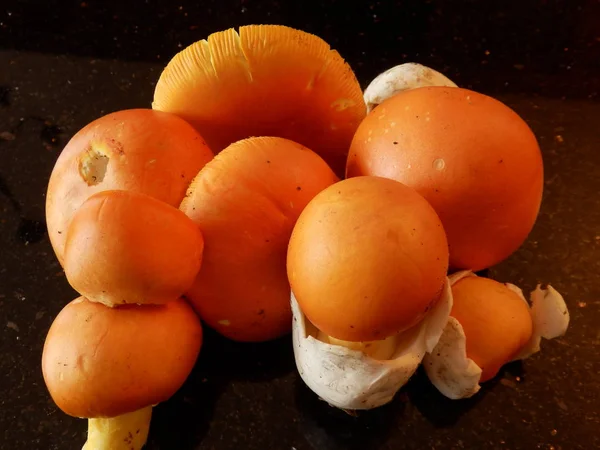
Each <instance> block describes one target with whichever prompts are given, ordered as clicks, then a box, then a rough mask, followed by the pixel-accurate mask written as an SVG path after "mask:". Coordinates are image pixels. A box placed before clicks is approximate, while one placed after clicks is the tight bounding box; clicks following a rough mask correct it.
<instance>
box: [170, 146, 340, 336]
mask: <svg viewBox="0 0 600 450" xmlns="http://www.w3.org/2000/svg"><path fill="white" fill-rule="evenodd" d="M336 181H338V178H337V176H336V175H335V174H334V173H333V171H332V170H331V168H330V167H329V166H328V165H327V164H326V163H325V161H324V160H323V159H322V158H321V157H320V156H319V155H317V154H316V153H315V152H313V151H311V150H309V149H308V148H306V147H304V146H303V145H300V144H298V143H297V142H293V141H290V140H288V139H284V138H279V137H255V138H249V139H243V140H241V141H239V142H236V143H234V144H232V145H230V146H229V147H227V148H226V149H225V150H223V151H222V152H220V153H219V154H218V155H217V156H215V158H214V159H213V160H212V161H211V162H209V163H208V164H207V165H206V166H205V167H204V168H203V169H202V170H201V171H200V172H199V173H198V175H197V176H196V177H195V178H194V180H193V181H192V183H191V185H190V187H189V189H188V193H187V195H186V197H185V199H184V200H183V202H182V203H181V206H180V209H181V210H182V211H183V212H184V213H185V214H187V215H188V216H189V217H190V218H191V220H192V221H193V222H194V223H195V224H196V225H197V226H198V227H199V228H200V229H201V230H202V234H203V236H204V239H205V241H206V246H205V249H204V254H203V262H202V268H201V269H200V272H199V273H198V276H197V277H196V278H195V280H194V282H193V284H192V286H191V287H190V289H188V291H187V292H186V298H187V299H188V300H189V301H190V302H191V304H192V305H193V306H194V308H195V309H196V310H197V311H198V313H199V314H200V317H202V320H204V322H205V323H206V324H208V325H209V326H210V327H211V328H213V329H215V330H217V331H218V332H219V333H220V334H222V335H224V336H226V337H228V338H230V339H233V340H236V341H243V342H258V341H267V340H270V339H275V338H277V337H280V336H282V335H284V334H288V333H289V332H290V331H291V323H292V313H291V310H290V286H289V283H288V279H287V275H286V269H285V267H286V251H287V245H288V241H289V238H290V235H291V233H292V228H293V227H294V224H295V223H296V219H297V218H298V216H299V214H300V212H301V211H302V210H303V209H304V207H305V206H306V204H307V203H308V202H309V201H310V200H311V199H312V198H313V197H314V196H315V195H317V194H318V193H319V192H320V191H322V190H323V189H325V188H326V187H328V186H330V185H331V184H333V183H335V182H336Z"/></svg>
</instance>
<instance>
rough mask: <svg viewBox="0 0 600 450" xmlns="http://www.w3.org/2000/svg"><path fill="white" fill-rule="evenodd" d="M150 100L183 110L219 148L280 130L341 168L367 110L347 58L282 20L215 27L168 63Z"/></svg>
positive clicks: (279, 133)
mask: <svg viewBox="0 0 600 450" xmlns="http://www.w3.org/2000/svg"><path fill="white" fill-rule="evenodd" d="M152 107H153V108H154V109H156V110H160V111H168V112H171V113H175V114H177V115H179V116H180V117H183V118H184V119H185V120H186V121H188V122H189V123H191V124H192V125H193V126H194V127H195V128H196V129H197V130H198V131H199V132H200V134H202V136H204V138H205V139H206V141H207V142H208V144H209V146H210V147H211V148H212V149H213V151H215V152H219V151H220V150H222V149H224V148H225V147H227V146H228V145H229V144H231V143H233V142H236V141H238V140H241V139H244V138H247V137H251V136H279V137H284V138H287V139H290V140H293V141H296V142H299V143H301V144H303V145H305V146H306V147H308V148H310V149H311V150H313V151H315V152H316V153H318V154H319V155H320V156H322V157H323V158H324V159H325V161H327V163H328V164H329V165H330V166H331V167H332V168H333V169H334V170H335V171H336V172H337V173H338V174H339V175H340V176H341V175H342V174H343V172H344V168H345V163H346V156H347V154H348V148H349V147H350V142H351V140H352V136H353V135H354V132H355V131H356V129H357V127H358V125H359V124H360V122H361V120H362V119H363V118H364V117H365V114H366V106H365V103H364V100H363V95H362V91H361V88H360V85H359V83H358V81H357V80H356V77H355V75H354V73H353V71H352V69H351V68H350V66H349V65H348V64H347V63H346V62H344V60H343V59H342V57H341V56H340V55H339V53H338V52H337V51H335V50H332V49H331V48H330V47H329V45H328V44H327V43H326V42H325V41H323V40H322V39H321V38H319V37H317V36H314V35H312V34H309V33H306V32H304V31H300V30H296V29H293V28H289V27H285V26H279V25H249V26H243V27H240V29H239V33H238V32H237V31H236V30H234V29H228V30H225V31H221V32H218V33H214V34H211V35H210V36H209V37H208V39H206V40H201V41H199V42H196V43H194V44H192V45H190V46H189V47H187V48H186V49H184V50H183V51H181V52H180V53H179V54H177V55H176V56H175V57H174V58H173V59H172V60H171V61H170V62H169V64H168V65H167V67H166V68H165V70H164V71H163V73H162V75H161V76H160V79H159V80H158V83H157V85H156V90H155V93H154V103H153V105H152Z"/></svg>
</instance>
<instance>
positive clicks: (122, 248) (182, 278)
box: [64, 190, 204, 306]
mask: <svg viewBox="0 0 600 450" xmlns="http://www.w3.org/2000/svg"><path fill="white" fill-rule="evenodd" d="M203 248H204V240H203V237H202V233H201V232H200V229H199V228H198V226H197V225H196V224H195V223H194V222H192V221H191V220H190V219H189V218H188V217H187V216H186V215H185V214H184V213H182V212H181V211H180V210H179V209H177V208H175V207H173V206H171V205H169V204H167V203H165V202H162V201H160V200H157V199H155V198H153V197H150V196H148V195H144V194H140V193H137V192H134V191H122V190H107V191H101V192H98V193H97V194H94V195H92V196H91V197H90V198H89V199H87V200H86V201H85V202H84V203H83V204H82V205H81V206H80V207H79V209H78V210H77V211H76V212H75V214H74V215H73V217H72V219H71V223H70V225H69V228H68V230H67V232H66V244H65V252H64V268H65V274H66V276H67V279H68V281H69V283H70V284H71V286H72V287H73V288H74V289H75V290H76V291H77V292H79V293H80V294H81V295H82V296H84V297H86V298H87V299H88V300H91V301H95V302H100V303H104V304H105V305H107V306H115V305H120V304H160V303H164V302H167V301H170V300H175V299H177V298H179V297H181V296H182V295H183V294H184V292H185V291H186V290H187V289H189V288H190V286H191V285H192V283H193V282H194V279H195V278H196V275H197V274H198V271H199V270H200V266H201V263H202V251H203Z"/></svg>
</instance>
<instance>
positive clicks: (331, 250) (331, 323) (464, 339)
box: [42, 25, 569, 450]
mask: <svg viewBox="0 0 600 450" xmlns="http://www.w3.org/2000/svg"><path fill="white" fill-rule="evenodd" d="M542 188H543V164H542V157H541V152H540V149H539V146H538V144H537V141H536V138H535V136H534V134H533V132H532V131H531V130H530V129H529V127H528V126H527V124H526V123H525V122H524V121H523V119H521V118H520V117H519V116H518V115H517V114H516V113H515V112H514V111H512V110H511V109H510V108H508V107H507V106H506V105H504V104H503V103H501V102H500V101H498V100H496V99H493V98H491V97H489V96H486V95H483V94H481V93H478V92H474V91H471V90H468V89H464V88H460V87H458V86H456V84H455V83H454V82H452V81H451V80H450V79H448V78H447V77H446V76H444V75H443V74H441V73H439V72H437V71H435V70H433V69H430V68H428V67H424V66H422V65H419V64H415V63H406V64H402V65H399V66H396V67H393V68H391V69H390V70H388V71H386V72H384V73H382V74H381V75H379V76H378V77H377V78H375V79H374V80H373V82H372V83H371V84H370V85H369V86H368V87H367V88H366V89H365V90H364V92H363V91H362V89H361V87H360V84H359V83H358V81H357V79H356V77H355V75H354V73H353V71H352V69H351V68H350V66H349V65H348V63H346V62H345V61H344V59H343V58H342V57H341V56H340V55H339V53H338V52H337V51H335V50H333V49H331V48H330V47H329V45H328V44H327V43H326V42H325V41H323V40H322V39H320V38H319V37H317V36H314V35H312V34H309V33H306V32H303V31H300V30H296V29H292V28H289V27H285V26H278V25H251V26H243V27H241V28H240V29H239V31H236V30H234V29H228V30H225V31H221V32H218V33H214V34H212V35H210V36H209V37H208V39H206V40H201V41H198V42H196V43H194V44H192V45H190V46H189V47H187V48H185V49H184V50H182V51H181V52H180V53H178V54H177V55H175V56H174V57H173V59H172V60H171V61H170V62H169V63H168V64H167V66H166V67H165V69H164V71H163V72H162V73H161V75H160V78H159V80H158V82H157V85H156V89H155V92H154V99H153V102H152V109H131V110H124V111H117V112H114V113H111V114H108V115H106V116H104V117H101V118H99V119H97V120H95V121H93V122H92V123H90V124H89V125H87V126H86V127H84V128H83V129H81V130H80V131H79V132H78V133H77V134H76V135H75V136H73V138H72V139H71V140H70V142H69V143H68V144H67V146H66V147H65V148H64V150H63V151H62V153H61V155H60V156H59V158H58V160H57V162H56V165H55V167H54V170H53V172H52V175H51V177H50V180H49V184H48V192H47V203H46V218H47V224H48V231H49V235H50V239H51V243H52V246H53V249H54V251H55V253H56V256H57V258H58V260H59V262H60V264H61V265H62V267H63V268H64V271H65V273H66V276H67V280H68V281H69V283H70V284H71V286H72V287H73V288H74V289H75V290H76V291H77V292H78V293H79V295H80V297H79V298H77V299H75V300H73V301H72V302H70V303H68V304H67V305H66V306H65V307H64V309H63V310H62V311H61V312H60V313H59V314H58V316H57V317H56V319H55V320H54V323H53V324H52V326H51V328H50V330H49V332H48V334H47V336H46V342H45V346H44V352H43V356H42V370H43V374H44V379H45V382H46V385H47V387H48V390H49V392H50V395H51V396H52V398H53V400H54V401H55V402H56V404H57V406H58V407H59V408H61V409H62V410H63V411H64V412H65V413H66V414H69V415H72V416H75V417H82V418H88V419H89V431H88V440H87V442H86V444H85V446H84V448H86V449H88V450H92V449H94V450H106V449H111V450H119V449H134V450H136V449H140V448H142V447H143V446H144V445H145V443H146V440H147V437H148V431H149V424H150V418H151V412H152V407H153V406H155V405H156V404H158V403H160V402H163V401H166V400H167V399H168V398H170V397H171V396H172V395H173V394H174V393H175V391H176V390H177V389H179V388H180V387H181V386H182V384H183V383H184V381H185V380H186V379H187V377H188V375H189V373H190V371H191V370H192V368H193V366H194V364H195V363H196V360H197V358H198V355H199V352H200V348H201V345H202V325H201V323H204V324H205V325H206V326H208V327H210V328H212V329H214V330H216V331H217V332H218V333H220V334H221V335H223V336H225V337H226V338H228V339H231V340H234V341H239V342H264V341H268V340H272V339H276V338H280V337H282V336H285V335H288V334H290V333H291V334H292V339H291V340H292V342H293V345H290V351H292V349H293V352H294V355H295V360H296V365H297V368H298V372H299V374H300V376H301V378H302V379H303V380H304V382H305V383H306V385H307V386H308V387H309V388H310V389H312V390H313V391H314V392H315V393H316V394H317V395H318V396H319V397H321V398H322V399H323V400H325V401H327V402H328V403H329V404H330V405H332V406H335V407H337V408H341V409H344V410H361V409H371V408H376V407H378V406H381V405H383V404H385V403H388V402H390V401H391V400H392V399H393V398H394V395H395V394H396V393H397V392H398V390H399V389H400V388H401V387H402V386H403V385H405V384H406V383H407V381H408V380H409V379H410V377H411V376H412V375H413V374H414V373H415V371H416V369H417V368H418V367H419V366H420V365H421V364H423V365H424V367H425V371H426V373H427V375H428V376H429V378H430V380H431V382H432V383H433V384H434V385H435V386H436V387H437V388H438V389H439V390H440V392H442V393H443V394H444V395H446V396H448V397H450V398H464V397H469V396H471V395H474V394H476V393H477V391H478V390H479V388H480V383H484V382H485V381H487V380H489V379H491V378H493V377H494V376H495V375H496V374H497V373H498V371H499V370H500V368H501V367H502V366H503V365H504V364H506V363H507V362H510V361H512V360H515V359H524V358H526V357H528V356H530V355H531V354H533V353H535V352H537V351H538V350H539V349H540V340H541V338H542V337H543V338H545V339H552V338H554V337H558V336H561V335H563V334H564V333H565V332H566V329H567V327H568V323H569V315H568V310H567V307H566V304H565V301H564V299H563V298H562V296H561V295H560V294H559V293H558V292H557V291H556V290H554V289H553V288H552V287H551V286H548V287H547V288H544V289H542V288H541V287H540V286H538V288H537V289H536V290H535V291H534V292H533V293H532V295H531V298H530V300H529V302H528V301H527V300H526V299H525V297H524V296H523V293H522V292H521V290H520V289H519V288H517V287H516V286H513V285H512V284H502V283H499V282H497V281H494V280H491V279H488V278H483V277H478V276H476V275H475V273H474V272H475V271H479V270H481V269H485V268H489V267H491V266H493V265H495V264H498V263H499V262H501V261H503V260H505V259H506V258H507V257H509V256H510V255H511V254H512V253H513V252H515V251H516V250H517V249H518V248H519V247H520V245H521V244H522V243H523V242H524V240H525V239H526V238H527V236H528V234H529V232H530V231H531V229H532V227H533V226H534V223H535V220H536V218H537V215H538V211H539V208H540V203H541V198H542Z"/></svg>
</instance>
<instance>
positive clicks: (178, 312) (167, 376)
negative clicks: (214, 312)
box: [42, 297, 202, 418]
mask: <svg viewBox="0 0 600 450" xmlns="http://www.w3.org/2000/svg"><path fill="white" fill-rule="evenodd" d="M201 345H202V327H201V325H200V321H199V319H198V317H197V316H196V314H195V313H194V310H193V309H192V308H191V307H190V306H189V305H188V304H187V303H186V302H185V301H184V300H181V299H178V300H174V301H171V302H168V303H166V304H164V305H160V306H158V305H157V306H154V305H153V306H133V305H128V306H122V307H118V308H109V307H107V306H104V305H101V304H99V303H94V302H90V301H88V300H86V299H84V298H83V297H79V298H77V299H75V300H73V301H72V302H71V303H69V304H68V305H66V306H65V307H64V308H63V310H62V311H61V312H60V313H59V314H58V316H57V317H56V319H55V320H54V322H53V323H52V326H51V327H50V330H49V331H48V335H47V337H46V342H45V344H44V351H43V354H42V372H43V375H44V381H45V382H46V386H47V388H48V390H49V392H50V395H51V397H52V399H53V400H54V402H55V403H56V405H57V406H58V407H59V408H60V409H61V410H63V411H64V412H65V413H66V414H69V415H71V416H75V417H85V418H97V417H116V416H119V415H121V414H125V413H129V412H133V411H136V410H138V409H141V408H144V407H147V406H151V405H155V404H157V403H160V402H163V401H165V400H167V399H169V398H170V397H171V396H172V395H173V394H174V393H175V392H176V391H177V390H178V389H179V388H180V387H181V386H182V385H183V383H184V381H185V380H186V378H187V377H188V375H189V373H190V372H191V370H192V368H193V366H194V364H195V362H196V359H197V357H198V353H199V351H200V347H201Z"/></svg>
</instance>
